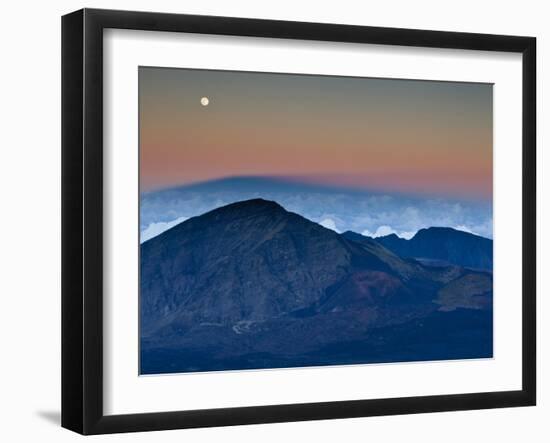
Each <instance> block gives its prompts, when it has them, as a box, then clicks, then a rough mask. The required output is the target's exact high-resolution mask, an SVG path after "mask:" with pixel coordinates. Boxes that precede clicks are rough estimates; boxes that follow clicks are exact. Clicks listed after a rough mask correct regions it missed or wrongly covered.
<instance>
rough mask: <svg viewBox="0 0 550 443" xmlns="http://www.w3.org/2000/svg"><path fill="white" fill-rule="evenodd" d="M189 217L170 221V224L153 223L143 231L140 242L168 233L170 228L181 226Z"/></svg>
mask: <svg viewBox="0 0 550 443" xmlns="http://www.w3.org/2000/svg"><path fill="white" fill-rule="evenodd" d="M188 218H189V217H178V218H176V219H175V220H172V221H169V222H157V223H151V224H150V225H149V226H147V228H145V229H144V230H143V231H141V233H140V236H139V242H140V243H143V242H146V241H147V240H149V239H151V238H153V237H156V236H157V235H159V234H162V233H163V232H164V231H167V230H168V229H170V228H173V227H174V226H176V225H178V224H180V223H181V222H184V221H185V220H187V219H188Z"/></svg>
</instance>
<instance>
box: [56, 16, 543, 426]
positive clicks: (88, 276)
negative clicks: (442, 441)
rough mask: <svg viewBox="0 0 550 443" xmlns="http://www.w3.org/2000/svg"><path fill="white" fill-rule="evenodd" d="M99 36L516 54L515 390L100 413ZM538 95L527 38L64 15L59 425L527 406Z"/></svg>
mask: <svg viewBox="0 0 550 443" xmlns="http://www.w3.org/2000/svg"><path fill="white" fill-rule="evenodd" d="M107 28H118V29H133V30H147V31H172V32H192V33H200V34H217V35H227V36H251V37H270V38H282V39H301V40H318V41H331V42H354V43H370V44H378V45H398V46H417V47H432V48H455V49H470V50H481V51H503V52H512V53H520V54H522V64H523V80H522V81H523V85H522V88H523V98H522V100H523V104H522V106H523V108H522V119H523V120H522V126H523V136H522V137H523V138H522V144H523V146H522V149H523V232H522V234H521V235H522V240H523V257H522V260H523V281H522V288H523V293H522V333H523V336H522V346H523V347H522V389H521V390H517V391H505V392H478V393H464V394H456V395H435V396H419V397H403V398H391V399H371V400H357V401H333V402H324V403H307V404H287V405H284V404H282V405H266V406H260V407H236V408H224V409H208V410H191V411H169V412H160V413H141V414H130V415H104V412H103V406H102V405H103V342H102V340H103V334H102V326H103V318H102V316H103V299H102V283H103V275H102V267H103V258H102V257H103V255H102V254H103V246H102V245H103V228H102V223H103V209H102V206H103V198H102V195H103V193H102V191H103V184H102V174H103V166H102V165H103V148H102V138H103V110H102V109H103V89H102V83H103V78H102V77H103V38H102V37H103V30H104V29H107ZM535 86H536V39H535V38H533V37H516V36H504V35H485V34H471V33H456V32H441V31H424V30H412V29H390V28H378V27H364V26H348V25H339V24H320V23H301V22H289V21H274V20H256V19H244V18H230V17H211V16H197V15H179V14H164V13H149V12H126V11H110V10H97V9H83V10H79V11H76V12H73V13H71V14H68V15H65V16H64V17H63V18H62V426H63V427H65V428H68V429H71V430H73V431H76V432H78V433H81V434H105V433H116V432H133V431H152V430H162V429H179V428H195V427H211V426H228V425H240V424H253V423H273V422H285V421H300V420H320V419H331V418H346V417H363V416H380V415H393V414H413V413H425V412H437V411H457V410H467V409H485V408H502V407H513V406H530V405H535V403H536V275H535V273H536V146H535V133H536V119H535V113H536V89H535ZM517 235H520V234H519V233H517Z"/></svg>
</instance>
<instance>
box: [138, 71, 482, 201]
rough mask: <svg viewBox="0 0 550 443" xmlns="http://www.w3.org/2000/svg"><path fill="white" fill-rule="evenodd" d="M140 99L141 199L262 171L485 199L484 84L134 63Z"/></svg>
mask: <svg viewBox="0 0 550 443" xmlns="http://www.w3.org/2000/svg"><path fill="white" fill-rule="evenodd" d="M139 94H140V95H139V99H140V179H141V191H142V192H145V191H151V190H155V189H161V188H166V187H172V186H176V185H182V184H189V183H193V182H200V181H206V180H212V179H216V178H221V177H231V176H247V175H254V176H258V175H261V176H280V177H287V178H291V179H294V180H298V181H305V182H310V183H321V184H330V185H336V186H344V187H352V188H363V189H376V190H383V191H392V192H394V191H397V192H407V193H420V194H424V193H427V194H438V195H446V196H453V197H465V198H475V199H482V200H488V199H490V198H491V195H492V132H493V131H492V120H493V114H492V109H493V101H492V85H489V84H474V83H452V82H432V81H413V80H386V79H370V78H353V77H328V76H310V75H291V74H265V73H246V72H233V71H209V70H194V69H168V68H148V67H141V68H139ZM201 97H208V98H209V100H210V104H209V105H208V106H202V105H201V103H200V100H201Z"/></svg>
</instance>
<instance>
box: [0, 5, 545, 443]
mask: <svg viewBox="0 0 550 443" xmlns="http://www.w3.org/2000/svg"><path fill="white" fill-rule="evenodd" d="M2 6H3V7H2V19H3V20H2V23H1V25H0V33H1V39H0V45H1V52H0V56H1V60H2V65H1V68H0V113H1V114H0V122H1V124H0V234H1V238H0V269H1V272H0V300H1V303H0V350H1V351H0V352H1V354H0V355H1V358H0V417H1V419H0V438H1V439H2V440H3V441H6V442H19V441H56V442H65V441H75V440H80V439H83V438H84V437H80V436H78V435H76V434H74V433H71V432H69V431H66V430H63V429H61V428H60V427H59V413H60V412H59V411H60V340H61V339H60V281H61V277H60V209H61V203H60V112H61V111H60V67H61V66H60V63H61V60H60V52H61V51H60V16H61V15H62V14H65V13H67V12H71V11H73V10H76V9H79V8H81V7H84V6H87V7H96V8H116V9H136V10H155V11H165V12H176V13H192V14H211V15H229V16H231V15H232V16H241V17H255V18H274V19H282V20H300V21H319V22H333V23H349V24H357V25H374V26H391V27H411V28H419V29H439V30H450V31H470V32H483V33H499V34H517V35H532V36H536V37H537V38H538V126H539V128H538V129H539V136H538V144H539V154H540V156H539V190H540V195H539V204H540V206H539V234H540V235H539V275H540V277H541V278H539V346H538V347H539V405H538V406H537V407H534V408H516V409H500V410H493V411H468V412H453V413H439V414H423V415H414V416H394V417H380V418H364V419H348V420H332V421H320V422H306V423H291V424H276V425H259V426H241V427H233V428H218V429H199V430H188V431H164V432H155V433H142V434H127V435H115V436H102V437H95V438H93V440H94V441H107V440H109V441H113V440H115V441H132V442H133V441H137V442H153V441H154V442H165V441H166V442H168V441H180V440H182V439H187V440H188V441H201V442H215V441H219V440H223V441H224V442H237V441H238V442H240V443H244V442H249V441H250V442H252V441H260V440H261V441H266V442H279V441H310V440H315V441H320V442H325V441H326V442H329V441H334V440H346V441H365V440H367V439H369V440H371V441H388V442H394V441H413V442H415V441H422V442H440V441H445V442H449V443H451V442H465V441H472V442H476V441H483V440H485V441H488V440H490V441H521V440H523V441H529V442H546V441H549V439H550V424H549V422H550V420H549V419H548V418H549V417H550V382H548V375H547V374H550V350H548V345H547V343H548V339H549V338H550V324H549V323H547V322H545V321H544V320H545V317H546V316H545V313H546V312H547V309H548V307H549V306H550V304H549V303H548V302H547V301H546V300H545V299H544V298H545V295H546V294H547V293H548V291H549V290H550V277H548V271H547V270H546V275H541V274H544V273H545V269H548V267H549V266H550V240H549V238H550V235H548V234H547V233H544V232H542V231H543V229H541V227H543V226H544V224H545V223H547V222H549V221H550V213H549V210H550V199H548V198H546V201H543V198H542V197H541V195H542V196H548V195H550V189H549V186H550V184H549V183H550V181H549V180H548V179H544V177H542V176H543V173H544V172H545V173H547V174H549V173H550V164H549V162H550V160H549V158H550V156H548V155H543V154H544V153H542V150H543V149H542V148H543V143H544V139H543V137H544V135H545V133H546V129H547V127H548V121H550V111H548V110H547V109H548V108H547V106H546V105H548V104H549V103H550V96H549V92H548V91H549V89H547V88H546V87H545V85H544V80H543V79H544V77H547V78H549V77H550V67H549V63H550V60H549V57H550V28H549V27H548V16H549V15H550V14H549V11H548V10H547V9H548V8H546V5H545V2H542V1H536V0H523V1H521V2H517V1H514V2H505V1H486V2H481V1H479V0H477V1H471V0H462V1H461V2H452V3H451V2H447V3H446V2H441V1H429V0H415V1H407V0H399V1H391V2H390V1H387V2H380V1H377V2H368V1H363V2H353V1H351V0H350V1H348V0H340V1H338V2H326V3H322V2H321V0H317V1H302V2H299V1H297V0H278V1H276V2H275V1H274V2H269V3H267V2H261V1H247V0H231V1H223V0H201V1H197V0H195V1H178V2H175V1H173V2H170V1H167V0H156V1H155V2H152V1H144V0H133V1H130V0H111V1H105V0H103V1H97V0H89V1H88V2H81V1H66V0H54V1H51V2H38V1H35V2H15V1H11V2H9V3H8V2H5V3H4V4H3V5H2ZM544 163H546V164H544ZM543 169H544V172H543ZM542 249H544V250H543V251H542V252H541V250H542Z"/></svg>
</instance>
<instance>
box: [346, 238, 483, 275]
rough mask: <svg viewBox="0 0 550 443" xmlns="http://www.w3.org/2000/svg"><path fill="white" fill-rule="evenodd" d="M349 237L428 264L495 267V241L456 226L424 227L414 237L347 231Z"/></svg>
mask: <svg viewBox="0 0 550 443" xmlns="http://www.w3.org/2000/svg"><path fill="white" fill-rule="evenodd" d="M342 235H343V236H344V237H345V238H347V239H349V240H353V241H356V242H359V243H362V242H364V241H369V240H374V241H376V242H377V243H380V244H381V245H382V246H384V247H386V248H387V249H389V250H390V251H392V252H393V253H394V254H397V255H399V256H401V257H412V258H416V259H418V260H420V261H424V263H426V264H432V265H437V264H440V265H444V264H449V263H451V264H455V265H460V266H464V267H467V268H476V269H483V270H490V271H492V269H493V241H492V240H490V239H488V238H484V237H480V236H479V235H475V234H470V233H468V232H463V231H458V230H456V229H452V228H437V227H434V228H427V229H421V230H420V231H418V232H417V233H416V235H415V236H414V237H413V238H411V239H410V240H406V239H403V238H400V237H398V236H397V235H395V234H391V235H386V236H383V237H377V238H375V239H373V238H371V237H366V236H363V235H361V234H357V233H355V232H351V231H347V232H344V233H343V234H342Z"/></svg>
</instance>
